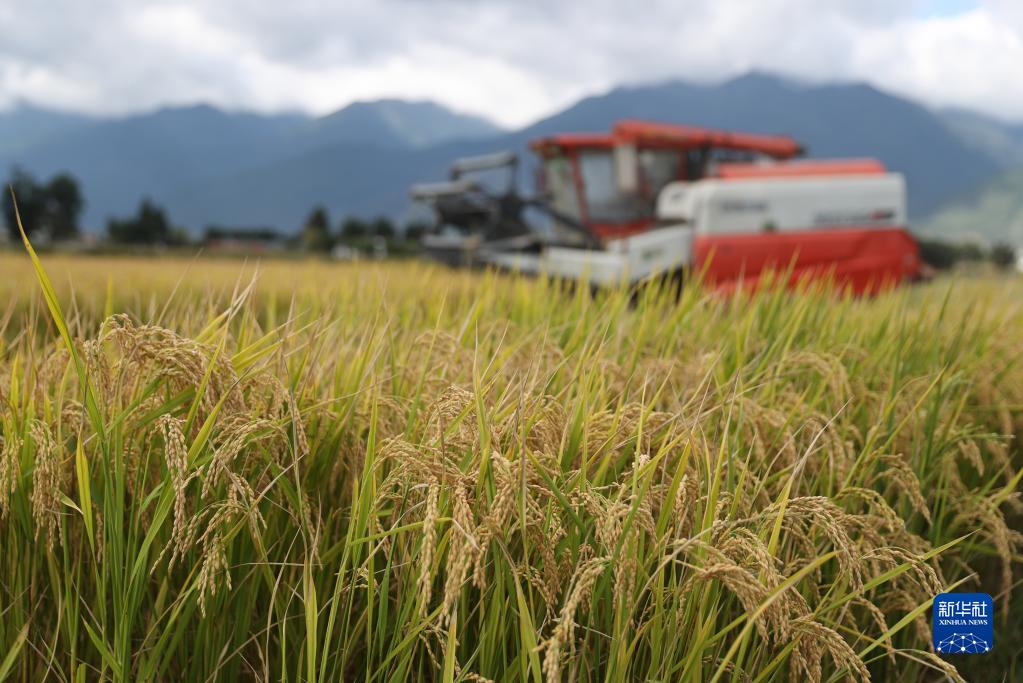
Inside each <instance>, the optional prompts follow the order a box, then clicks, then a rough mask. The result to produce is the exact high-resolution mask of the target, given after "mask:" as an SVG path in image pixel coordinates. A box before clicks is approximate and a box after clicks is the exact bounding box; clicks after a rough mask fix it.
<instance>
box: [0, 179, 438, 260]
mask: <svg viewBox="0 0 1023 683" xmlns="http://www.w3.org/2000/svg"><path fill="white" fill-rule="evenodd" d="M8 185H9V189H8V191H6V192H4V193H3V194H4V197H3V217H4V222H5V224H6V226H7V231H8V235H9V236H10V238H11V239H12V240H15V241H18V240H20V239H21V237H20V233H19V231H18V223H17V217H16V215H15V200H16V201H17V211H18V213H19V214H20V216H21V222H22V225H23V226H24V228H25V232H26V234H28V236H29V237H30V238H32V239H34V240H37V241H42V242H45V241H54V242H61V241H67V240H74V239H76V238H78V237H80V236H81V225H80V219H81V215H82V210H83V209H84V208H85V199H84V197H83V195H82V191H81V187H80V186H79V183H78V181H77V180H76V179H75V178H74V176H72V175H71V174H69V173H58V174H56V175H54V176H53V177H51V178H50V179H49V180H40V179H38V178H36V177H35V176H34V175H32V174H31V173H29V172H28V171H25V170H24V169H20V168H15V169H14V170H13V171H12V172H11V175H10V178H9V180H8ZM12 190H13V194H12ZM426 227H427V226H426V225H425V224H422V223H415V222H413V223H409V224H407V225H405V226H404V230H401V231H399V230H398V228H397V226H396V225H395V224H394V223H393V222H392V221H391V220H390V219H389V218H387V217H386V216H379V217H377V218H374V219H370V220H367V219H363V218H359V217H356V216H348V217H346V218H344V219H342V220H341V221H340V222H339V223H338V224H337V226H332V225H331V221H330V218H329V215H328V213H327V209H326V208H324V207H322V206H319V207H316V208H315V209H313V211H312V212H311V213H310V214H309V216H308V218H306V220H305V222H304V223H303V224H302V226H301V229H300V230H299V232H298V234H297V235H294V236H285V237H284V238H283V241H284V246H286V247H290V248H293V249H301V250H304V251H309V252H323V253H327V252H330V251H331V250H332V249H334V248H335V247H337V246H339V245H345V246H348V247H350V248H353V249H356V250H359V249H362V250H365V249H370V248H372V247H373V245H374V244H375V243H376V242H378V241H379V240H384V241H385V242H386V244H387V247H388V251H389V252H391V253H393V252H397V253H402V252H406V251H410V250H413V249H414V246H413V245H416V244H418V241H419V238H420V237H421V236H422V234H423V232H424V231H425V230H426ZM217 229H218V228H217V227H216V226H210V227H208V228H207V229H206V231H205V233H206V236H209V235H210V234H212V233H215V232H216V231H217ZM205 238H206V237H205V236H204V237H203V238H200V240H199V241H200V242H201V241H203V240H204V239H205ZM106 239H107V241H109V242H110V243H112V244H121V245H128V246H171V247H173V246H184V245H188V244H190V243H192V242H193V241H194V240H193V239H192V238H191V236H190V234H189V232H188V230H186V229H185V228H182V227H180V226H176V225H174V224H173V223H172V221H171V220H170V218H169V217H168V215H167V212H166V210H164V209H163V207H161V206H159V205H157V204H156V203H155V202H153V201H152V200H151V199H149V198H144V199H142V201H141V202H140V203H139V207H138V209H137V210H136V212H135V214H134V215H131V216H124V217H115V218H110V219H108V220H107V224H106Z"/></svg>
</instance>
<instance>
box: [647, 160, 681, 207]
mask: <svg viewBox="0 0 1023 683" xmlns="http://www.w3.org/2000/svg"><path fill="white" fill-rule="evenodd" d="M679 162H680V158H679V153H678V152H677V151H675V150H671V149H644V150H641V151H640V153H639V173H640V178H641V184H640V192H641V194H642V195H643V200H644V202H645V204H646V207H647V211H648V212H649V214H650V215H653V213H654V207H655V205H656V204H657V195H658V194H660V192H661V190H663V189H664V186H665V185H667V184H668V183H670V182H673V181H675V180H678V178H679Z"/></svg>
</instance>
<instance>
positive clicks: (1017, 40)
mask: <svg viewBox="0 0 1023 683" xmlns="http://www.w3.org/2000/svg"><path fill="white" fill-rule="evenodd" d="M936 2H940V0H904V1H903V2H896V1H890V0H758V1H757V2H749V1H748V0H685V1H679V0H654V1H652V2H648V3H643V4H639V5H637V4H634V3H624V2H620V1H619V0H593V1H590V2H585V1H582V0H575V1H568V0H566V1H564V2H549V1H545V0H518V1H516V0H481V1H479V2H472V1H469V0H438V1H433V2H419V1H417V0H382V1H380V2H370V3H363V2H341V3H338V2H327V1H325V0H324V1H319V2H318V1H314V0H290V1H289V2H288V3H267V2H262V1H256V0H220V1H219V2H212V1H208V0H191V1H190V2H184V1H181V2H142V1H132V0H94V1H92V2H89V3H82V2H79V1H78V0H51V1H50V2H46V3H14V2H3V3H2V4H0V35H4V36H5V40H4V42H2V43H0V105H2V104H4V103H5V102H7V103H9V102H12V101H15V100H18V99H27V100H30V101H32V102H35V103H38V104H42V105H50V106H57V107H62V108H69V109H80V110H86V111H91V112H129V111H136V110H141V109H148V108H152V107H155V106H159V105H162V104H171V103H190V102H196V101H208V102H211V103H214V104H217V105H220V106H227V107H234V108H255V109H260V110H282V109H306V110H309V111H314V112H320V113H322V112H327V111H330V110H332V109H336V108H338V107H340V106H343V105H344V104H346V103H348V102H350V101H352V100H355V99H368V98H374V97H384V96H398V97H418V98H432V99H436V100H438V101H440V102H443V103H445V104H447V105H449V106H453V107H455V108H458V109H461V110H465V111H471V112H476V113H481V114H484V115H487V116H490V117H492V118H494V119H496V120H498V121H500V122H502V123H505V124H508V125H518V124H522V123H525V122H528V121H530V120H532V119H534V118H537V117H539V116H542V115H544V114H546V113H549V112H551V111H553V110H556V109H557V108H559V107H561V106H564V105H566V104H568V103H569V102H571V101H573V100H575V99H577V98H578V97H580V96H582V95H585V94H587V93H592V92H599V91H601V90H604V89H607V88H609V87H611V86H613V85H616V84H619V83H635V82H649V81H656V80H660V79H665V78H686V79H695V80H702V81H709V80H717V79H721V78H726V77H729V76H734V75H737V74H739V73H742V72H744V71H747V70H749V69H753V68H757V69H762V70H769V71H777V72H780V73H782V74H785V75H789V76H796V77H801V78H807V79H811V80H831V79H842V80H850V79H856V80H866V81H868V82H871V83H873V84H875V85H878V86H880V87H883V88H886V89H889V90H892V91H894V92H897V93H904V94H907V95H910V96H913V97H915V98H918V99H921V100H924V101H926V102H929V103H932V104H935V105H957V106H968V107H972V108H975V109H979V110H982V111H986V112H988V113H991V114H995V115H998V116H1002V117H1005V118H1014V119H1020V120H1023V88H1021V87H1018V86H1017V83H1018V77H1017V76H1016V71H1017V65H1018V64H1020V63H1023V3H1020V2H1018V0H981V2H980V3H979V4H977V5H976V6H974V7H972V8H970V7H967V8H966V9H965V10H964V11H959V12H958V13H953V14H951V15H949V14H947V13H945V12H944V11H930V10H937V9H939V8H938V5H937V4H935V3H936ZM943 7H944V3H942V9H943Z"/></svg>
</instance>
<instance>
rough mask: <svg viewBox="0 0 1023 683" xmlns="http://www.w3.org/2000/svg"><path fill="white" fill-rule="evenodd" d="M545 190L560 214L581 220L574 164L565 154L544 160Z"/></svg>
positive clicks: (551, 204)
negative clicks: (573, 169)
mask: <svg viewBox="0 0 1023 683" xmlns="http://www.w3.org/2000/svg"><path fill="white" fill-rule="evenodd" d="M543 183H544V190H545V192H546V194H547V198H548V201H549V202H550V206H551V208H552V209H554V210H555V211H556V212H558V213H559V214H561V215H563V216H565V217H567V218H574V219H575V220H580V219H581V218H582V216H581V215H580V213H579V195H578V194H577V193H576V189H575V176H574V175H573V173H572V164H571V162H569V160H568V159H566V158H565V157H563V156H555V157H549V158H548V159H547V160H546V161H545V162H544V173H543Z"/></svg>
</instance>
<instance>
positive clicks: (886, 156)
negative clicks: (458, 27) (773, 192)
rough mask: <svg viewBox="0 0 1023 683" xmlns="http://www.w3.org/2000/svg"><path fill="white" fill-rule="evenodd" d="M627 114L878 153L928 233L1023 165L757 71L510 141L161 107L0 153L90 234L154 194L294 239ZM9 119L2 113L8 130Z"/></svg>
mask: <svg viewBox="0 0 1023 683" xmlns="http://www.w3.org/2000/svg"><path fill="white" fill-rule="evenodd" d="M627 117H630V118H646V119H652V120H657V121H668V122H679V123H691V124H695V125H706V126H714V127H721V128H734V129H738V130H748V131H754V132H765V133H785V134H789V135H792V136H794V137H796V138H797V139H799V140H801V141H802V142H804V143H805V144H807V146H808V147H809V152H810V155H811V156H876V157H878V158H880V159H881V160H882V161H884V162H885V163H886V164H887V165H888V166H889V167H891V168H893V169H895V170H898V171H901V172H903V173H905V174H906V176H907V180H908V184H909V191H910V212H911V214H910V215H911V219H912V221H913V223H914V224H915V225H922V224H925V223H926V224H928V225H929V224H930V223H929V222H928V220H929V219H930V218H932V217H933V216H936V215H938V214H939V212H940V211H941V210H942V209H944V208H947V207H948V206H949V205H950V204H951V203H952V202H953V201H955V199H956V198H963V197H968V196H969V194H970V193H971V192H977V191H979V189H980V188H982V187H983V186H984V185H985V183H988V182H990V181H992V179H994V178H996V177H998V176H999V174H1001V173H1002V172H1004V171H1005V170H1006V169H1010V168H1013V167H1014V166H1015V165H1016V164H1017V163H1020V165H1023V162H1017V161H1016V160H1015V156H1014V153H1013V152H1011V151H1010V149H1011V147H1012V145H1010V144H1008V143H1006V142H1005V141H1006V140H1010V141H1011V140H1015V139H1016V138H1015V137H1014V136H1015V135H1016V134H1017V131H1016V129H1014V128H1013V127H1012V126H1011V125H1010V124H1002V123H1000V122H997V121H994V120H989V119H986V118H985V117H982V116H979V115H974V114H972V113H970V112H934V111H931V110H929V109H927V108H925V107H923V106H921V105H918V104H916V103H914V102H911V101H909V100H906V99H902V98H899V97H895V96H893V95H890V94H886V93H884V92H881V91H878V90H877V89H875V88H872V87H870V86H867V85H863V84H856V83H853V84H830V85H808V84H803V83H796V82H793V81H789V80H785V79H781V78H777V77H774V76H770V75H765V74H759V73H753V74H749V75H747V76H743V77H740V78H736V79H733V80H730V81H726V82H724V83H720V84H716V85H703V84H693V83H687V82H683V81H672V82H667V83H660V84H651V85H644V86H632V87H622V88H616V89H614V90H612V91H610V92H608V93H605V94H603V95H599V96H595V97H589V98H586V99H584V100H582V101H580V102H578V103H576V104H575V105H573V106H571V107H569V108H567V109H565V110H564V111H562V112H559V113H557V114H555V115H553V116H550V117H547V118H545V119H543V120H541V121H538V122H536V123H534V124H532V125H530V126H528V127H526V128H524V129H521V130H517V131H510V132H509V131H502V130H500V129H498V128H497V127H496V126H494V125H493V124H491V123H489V122H486V121H484V120H482V119H479V118H477V117H471V116H465V115H463V114H458V113H455V112H451V111H449V110H447V109H445V108H443V107H441V106H440V105H437V104H434V103H430V102H405V101H401V100H381V101H377V102H365V103H355V104H352V105H350V106H348V107H345V108H344V109H342V110H340V111H338V112H335V113H334V114H331V115H328V116H325V117H321V118H309V117H305V116H300V115H279V116H264V115H257V114H251V113H238V112H224V111H221V110H218V109H214V108H212V107H206V106H197V107H183V108H174V109H164V110H160V111H158V112H154V113H152V114H146V115H139V116H132V117H126V118H120V119H111V120H101V121H92V120H87V119H86V120H84V121H79V122H68V123H69V125H68V127H66V128H61V127H60V126H57V127H56V128H55V129H54V130H53V131H52V132H51V133H45V134H43V133H40V132H38V131H37V132H36V133H35V134H34V135H32V136H28V137H26V138H25V139H26V140H32V142H30V143H25V144H21V145H19V146H18V147H17V148H16V149H13V148H5V147H3V146H0V164H2V165H3V166H10V165H11V164H13V163H21V164H23V165H25V166H26V167H28V168H29V169H30V170H34V171H37V172H40V173H47V174H48V173H52V172H54V171H55V170H62V169H67V170H70V171H71V172H73V173H74V174H75V175H77V176H78V177H79V178H81V179H82V182H83V189H84V193H85V196H86V199H87V200H88V202H89V205H88V210H87V215H86V224H87V225H89V226H91V227H93V228H99V229H101V228H102V226H103V224H104V223H105V219H106V217H107V216H109V215H114V214H124V213H126V212H128V211H131V210H133V209H134V207H135V206H136V205H137V203H138V201H139V199H140V197H141V196H142V195H148V196H150V197H152V198H153V199H155V200H156V201H157V202H160V203H162V204H164V205H165V206H166V207H167V209H168V211H169V213H170V215H171V216H172V218H173V219H174V220H175V221H176V222H178V223H181V224H183V225H186V226H188V227H190V228H193V229H200V228H201V227H202V226H204V225H206V224H208V223H214V222H216V223H221V224H227V225H274V226H277V227H279V228H282V229H286V230H293V229H296V228H297V226H298V225H299V224H300V222H301V220H302V219H303V218H304V216H305V215H306V214H307V213H308V211H309V210H310V209H311V208H312V207H313V206H314V205H316V204H323V205H325V206H326V207H327V208H328V209H329V210H330V212H331V213H332V214H333V215H334V216H335V218H338V217H340V216H341V215H344V214H356V215H363V216H372V215H377V214H386V215H390V216H392V217H397V218H401V217H404V216H407V215H408V211H409V201H408V186H409V185H410V184H411V183H413V182H416V181H423V180H439V179H441V178H443V177H444V175H445V173H446V169H447V166H448V164H449V163H450V161H451V160H453V159H454V158H456V157H459V156H467V155H472V154H481V153H486V152H490V151H495V150H498V149H517V150H519V151H521V152H523V153H524V154H527V152H526V144H527V142H528V140H530V139H531V138H533V137H536V136H537V135H542V134H547V133H553V132H563V131H597V130H607V129H608V128H609V127H610V126H611V125H612V124H613V122H614V121H615V120H617V119H620V118H627ZM4 120H5V119H4V118H3V115H0V131H2V130H4V129H3V126H4V125H5V124H4ZM40 120H42V119H40ZM72 124H73V125H72ZM1000 136H1001V137H1000ZM1006 136H1007V137H1006ZM1021 139H1023V138H1021ZM1013 144H1015V143H1013ZM527 156H528V154H527ZM523 176H524V177H529V174H528V169H527V171H526V172H525V173H524V174H523Z"/></svg>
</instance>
